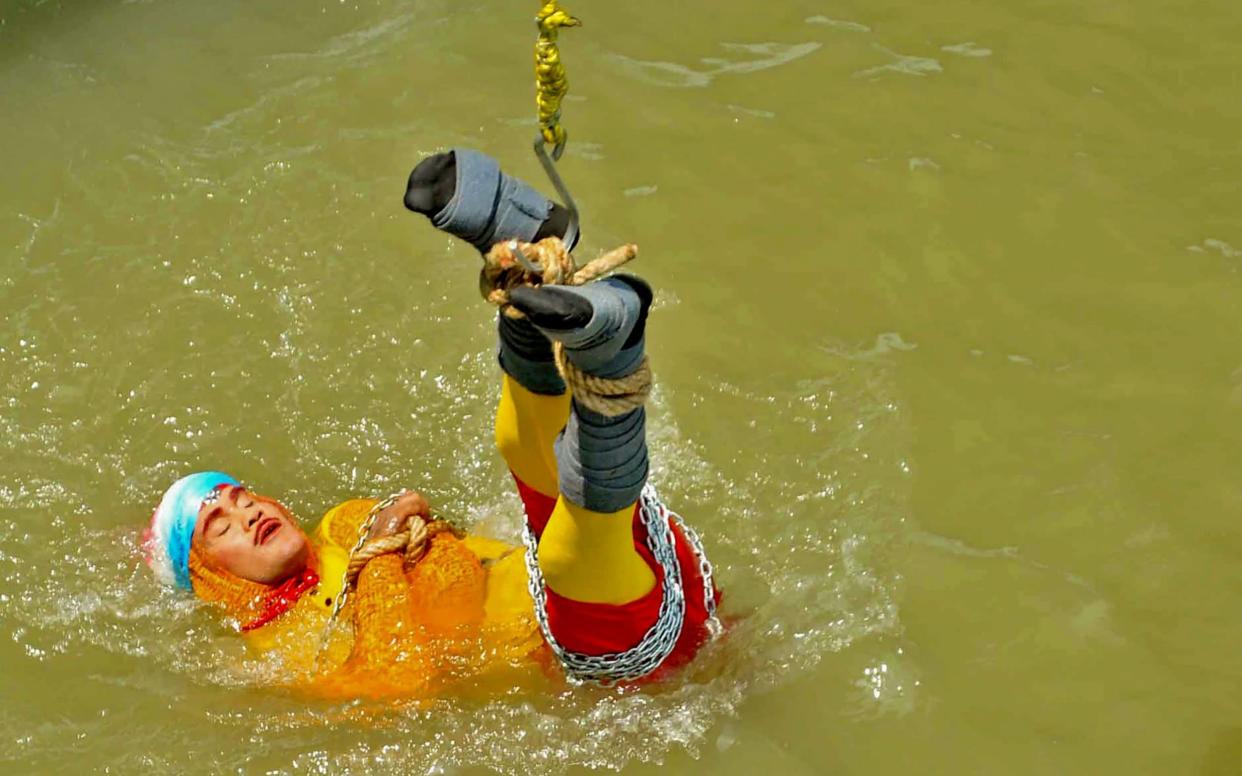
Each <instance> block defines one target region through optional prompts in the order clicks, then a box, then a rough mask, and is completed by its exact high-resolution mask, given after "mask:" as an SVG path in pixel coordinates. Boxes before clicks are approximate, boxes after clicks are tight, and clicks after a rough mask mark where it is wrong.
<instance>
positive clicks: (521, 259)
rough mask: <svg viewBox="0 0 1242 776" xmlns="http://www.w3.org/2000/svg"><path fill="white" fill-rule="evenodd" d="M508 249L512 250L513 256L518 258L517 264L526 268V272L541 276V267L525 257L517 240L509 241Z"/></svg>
mask: <svg viewBox="0 0 1242 776" xmlns="http://www.w3.org/2000/svg"><path fill="white" fill-rule="evenodd" d="M509 250H511V251H513V256H514V258H516V259H517V260H518V264H521V265H522V266H523V267H525V268H526V271H527V272H533V273H535V274H536V275H539V276H540V277H542V276H543V268H542V267H540V266H539V265H538V264H536V263H535V262H533V261H531V260H530V258H529V257H527V255H526V254H525V253H524V252H523V251H522V246H520V245H518V241H517V240H510V241H509Z"/></svg>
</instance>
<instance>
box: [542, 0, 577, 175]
mask: <svg viewBox="0 0 1242 776" xmlns="http://www.w3.org/2000/svg"><path fill="white" fill-rule="evenodd" d="M535 24H536V26H538V28H539V38H538V40H536V41H535V106H536V108H537V109H538V115H539V134H540V135H541V136H542V137H543V142H544V143H547V144H548V145H551V146H553V150H552V158H553V159H560V158H561V152H562V151H563V150H564V148H565V140H566V133H565V128H564V127H562V126H561V100H562V99H564V97H565V93H566V92H568V91H569V80H568V78H567V77H566V75H565V66H564V65H563V64H561V52H560V49H559V48H557V44H556V38H557V36H558V35H559V33H560V28H561V27H579V26H581V25H582V22H580V21H579V20H578V19H576V18H574V17H572V16H570V15H569V14H568V13H567V12H566V11H564V10H563V9H562V8H561V6H560V3H559V2H558V0H548V2H547V3H545V4H544V6H543V7H542V8H540V9H539V13H538V14H536V16H535Z"/></svg>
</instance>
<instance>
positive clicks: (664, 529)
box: [522, 483, 719, 687]
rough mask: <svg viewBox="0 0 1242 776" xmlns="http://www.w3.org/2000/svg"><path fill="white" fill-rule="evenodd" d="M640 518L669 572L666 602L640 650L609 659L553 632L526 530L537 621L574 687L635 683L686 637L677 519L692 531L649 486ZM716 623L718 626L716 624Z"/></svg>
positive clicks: (712, 615)
mask: <svg viewBox="0 0 1242 776" xmlns="http://www.w3.org/2000/svg"><path fill="white" fill-rule="evenodd" d="M639 518H640V520H641V521H642V524H643V527H644V528H645V529H646V531H647V548H648V549H650V550H651V554H652V556H653V557H654V558H655V560H656V563H657V564H659V566H660V570H661V572H663V585H664V594H663V596H662V598H661V600H660V609H659V613H658V614H657V615H656V621H655V623H654V624H653V625H652V626H651V627H650V628H649V629H648V630H647V633H646V634H644V635H643V638H642V639H641V640H640V641H639V642H638V644H636V645H635V646H634V647H632V648H630V649H628V650H626V651H624V652H613V653H607V654H604V655H586V654H583V653H581V652H573V651H571V650H568V649H566V648H565V647H564V646H563V645H561V643H560V642H558V641H557V640H556V637H555V636H554V635H553V633H552V629H551V626H550V625H549V623H548V611H547V604H548V598H547V591H546V588H545V585H544V579H543V572H542V571H541V570H540V568H539V547H538V542H537V540H536V539H535V535H534V533H533V532H532V531H531V530H530V527H529V526H526V527H525V528H524V530H523V535H522V538H523V541H524V542H525V544H526V576H527V589H528V590H529V592H530V597H531V600H532V601H533V602H534V608H535V619H536V621H537V622H538V623H539V629H540V630H541V631H542V632H543V637H544V640H545V641H547V643H548V647H549V648H551V650H552V653H553V654H555V655H556V657H557V659H558V660H559V661H560V663H561V666H562V667H563V668H564V670H565V675H566V677H567V678H568V679H569V681H570V682H571V683H573V684H593V685H597V686H601V687H608V686H611V685H613V684H615V683H617V682H624V681H631V680H634V679H638V678H641V677H643V676H646V675H647V674H649V673H651V672H652V671H654V670H655V669H656V668H658V667H659V666H660V664H661V663H663V662H664V660H665V659H666V658H667V657H668V656H669V654H671V653H672V651H673V648H674V647H675V646H676V645H677V640H678V638H680V636H681V630H682V626H683V625H684V624H685V617H686V599H685V588H684V587H683V585H682V579H681V566H680V564H679V563H678V562H677V546H676V539H675V537H674V534H673V528H672V520H673V519H675V520H676V521H677V524H678V525H679V526H681V528H682V530H683V532H684V531H685V530H686V526H685V523H684V522H683V521H682V519H681V516H680V515H677V514H676V513H675V512H673V511H672V510H670V509H668V508H667V507H666V506H665V505H664V503H663V502H662V501H660V496H659V494H658V493H657V492H656V489H655V487H654V486H652V485H651V484H650V483H648V484H647V485H646V486H644V487H643V491H642V495H641V496H640V497H639ZM692 535H693V532H689V533H686V538H687V541H688V542H689V543H690V545H691V548H692V549H693V550H694V552H695V554H696V556H697V557H698V559H699V569H700V573H702V574H703V583H704V591H705V592H704V598H705V601H708V602H710V605H709V608H708V610H707V611H708V614H709V626H708V628H709V632H710V633H711V635H712V636H713V638H714V637H715V636H716V634H717V633H718V632H719V631H718V628H719V622H718V621H717V620H716V601H715V597H714V595H713V593H712V592H711V591H712V590H713V589H712V587H711V564H710V563H708V562H707V558H706V556H705V555H704V554H703V547H702V543H701V542H699V539H698V536H697V535H693V538H691V537H692ZM710 623H715V625H712V624H710Z"/></svg>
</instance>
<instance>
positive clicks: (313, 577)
mask: <svg viewBox="0 0 1242 776" xmlns="http://www.w3.org/2000/svg"><path fill="white" fill-rule="evenodd" d="M318 584H319V575H318V574H316V573H315V571H314V570H313V569H310V568H307V569H304V570H303V571H302V572H301V573H299V574H295V575H293V576H292V577H290V578H288V579H286V580H285V581H284V582H282V583H280V586H279V587H277V588H276V589H275V590H273V591H272V592H270V593H268V594H267V595H266V596H264V597H263V611H262V612H261V613H260V614H259V616H258V617H255V618H254V619H253V620H251V621H250V622H248V623H246V624H245V625H243V626H242V628H241V629H242V633H245V632H247V631H252V630H254V629H255V628H262V627H263V626H264V625H267V624H268V623H269V622H271V621H272V620H274V619H276V618H277V617H279V616H280V615H282V614H284V613H285V612H287V611H289V609H291V608H292V607H293V605H294V604H296V603H297V602H298V599H299V598H301V597H302V594H303V593H305V592H306V591H308V590H312V589H314V587H315V586H316V585H318Z"/></svg>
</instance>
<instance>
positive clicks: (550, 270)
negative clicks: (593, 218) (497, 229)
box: [479, 237, 638, 318]
mask: <svg viewBox="0 0 1242 776" xmlns="http://www.w3.org/2000/svg"><path fill="white" fill-rule="evenodd" d="M518 251H521V253H522V255H524V256H525V257H526V258H527V260H529V261H535V262H537V264H538V267H539V268H540V270H541V271H540V272H537V273H536V272H531V271H530V270H528V269H526V268H525V267H524V266H522V262H521V261H520V259H519V258H518V255H517V252H518ZM637 255H638V246H637V245H633V244H631V245H622V246H621V247H620V248H614V249H613V250H611V251H608V252H607V253H605V254H604V255H603V256H600V257H599V258H597V259H594V260H593V261H590V262H588V263H587V264H585V265H584V266H582V267H578V266H577V264H575V263H574V259H573V257H572V256H570V255H569V251H567V250H565V243H564V242H562V241H561V238H559V237H546V238H544V239H542V240H540V241H539V242H537V243H520V242H517V241H516V240H509V241H506V242H498V243H496V244H495V245H493V246H492V249H491V250H490V251H488V252H487V255H486V256H484V257H483V269H482V270H481V271H480V272H479V293H480V294H482V295H483V298H484V299H486V300H487V301H489V302H491V303H492V304H494V305H496V306H497V307H499V308H500V309H501V312H503V313H504V314H505V315H507V316H509V317H510V318H522V317H524V316H523V315H522V311H521V310H518V309H517V308H516V307H514V306H513V305H511V304H509V292H510V291H511V290H513V289H514V288H517V287H518V286H536V287H537V286H542V285H565V286H580V285H583V284H584V283H590V282H591V281H592V280H596V279H598V278H601V277H603V276H604V275H607V274H608V273H609V272H612V271H613V270H615V269H617V268H618V267H620V266H621V265H623V264H625V263H627V262H629V261H631V260H632V259H633V258H634V257H636V256H637Z"/></svg>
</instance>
